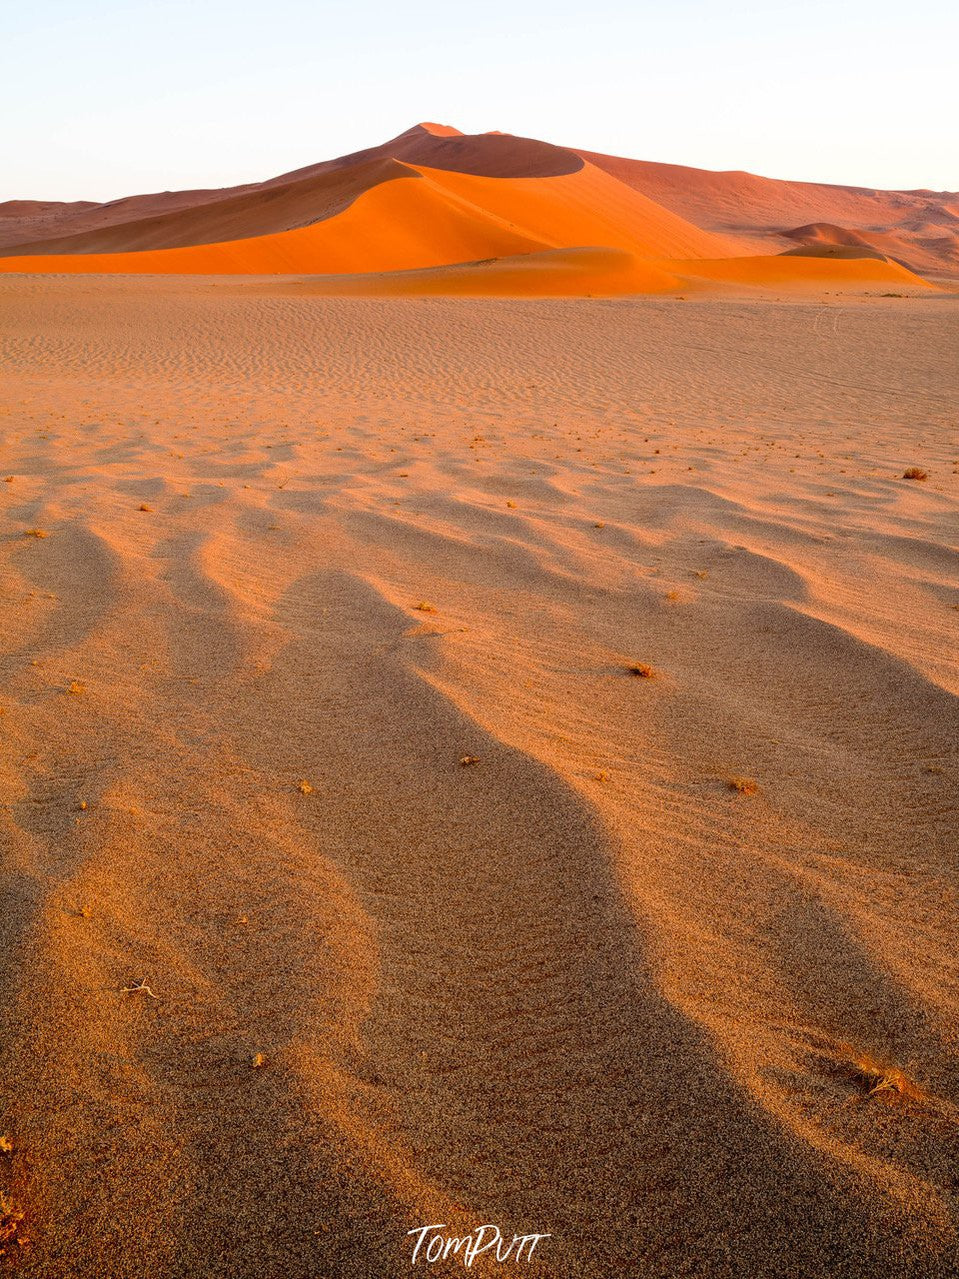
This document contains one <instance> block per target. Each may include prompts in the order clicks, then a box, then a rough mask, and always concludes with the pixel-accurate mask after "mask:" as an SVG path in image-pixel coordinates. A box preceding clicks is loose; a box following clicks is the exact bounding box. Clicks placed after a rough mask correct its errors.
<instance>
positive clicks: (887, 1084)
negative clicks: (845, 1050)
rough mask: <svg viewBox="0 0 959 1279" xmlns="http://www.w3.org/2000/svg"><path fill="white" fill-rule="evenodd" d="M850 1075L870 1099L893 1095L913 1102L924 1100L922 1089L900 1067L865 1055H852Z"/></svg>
mask: <svg viewBox="0 0 959 1279" xmlns="http://www.w3.org/2000/svg"><path fill="white" fill-rule="evenodd" d="M849 1073H850V1075H851V1076H852V1079H853V1081H854V1082H855V1083H856V1084H857V1085H858V1086H859V1087H860V1088H861V1089H862V1090H863V1091H864V1092H865V1093H866V1094H867V1095H868V1096H870V1097H876V1096H879V1095H880V1094H883V1093H892V1094H895V1095H896V1096H899V1097H908V1098H909V1099H910V1100H912V1101H919V1100H921V1099H922V1095H923V1094H922V1089H921V1088H920V1087H919V1085H918V1084H915V1083H913V1081H912V1080H911V1079H910V1078H909V1077H908V1075H906V1073H905V1072H904V1071H902V1070H900V1069H899V1067H898V1066H886V1065H883V1064H881V1063H880V1062H878V1061H875V1060H874V1059H873V1058H872V1057H869V1056H866V1055H865V1054H863V1053H853V1054H852V1055H851V1057H850V1060H849Z"/></svg>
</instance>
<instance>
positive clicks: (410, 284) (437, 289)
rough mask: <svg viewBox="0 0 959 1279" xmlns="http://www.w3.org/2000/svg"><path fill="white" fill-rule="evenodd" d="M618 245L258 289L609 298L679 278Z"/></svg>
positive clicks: (662, 288) (663, 289)
mask: <svg viewBox="0 0 959 1279" xmlns="http://www.w3.org/2000/svg"><path fill="white" fill-rule="evenodd" d="M667 266H668V264H664V265H663V266H656V265H654V264H653V263H652V262H647V261H645V260H644V259H642V258H637V257H635V256H634V255H633V254H631V253H626V252H624V251H623V250H622V249H547V250H545V251H544V252H542V253H525V254H521V255H516V256H513V257H503V258H488V259H486V260H485V261H479V262H461V263H458V264H456V265H454V266H438V267H430V268H426V269H424V270H418V271H387V272H366V273H363V274H359V275H324V276H311V277H308V278H306V279H303V280H296V281H291V282H290V283H288V284H280V285H278V284H275V283H273V284H269V285H264V286H262V288H263V290H265V291H267V292H271V293H275V292H276V290H277V289H278V288H279V289H283V291H284V292H290V293H297V294H312V295H320V296H324V295H325V296H329V297H333V296H344V295H349V296H359V297H404V296H406V297H420V296H429V295H437V296H443V295H446V296H458V297H544V298H545V297H584V296H596V297H612V296H619V295H623V294H639V293H668V292H670V291H673V290H675V289H676V288H677V287H679V285H680V283H681V281H680V280H679V278H678V277H677V276H675V275H673V274H671V273H670V272H669V271H668V270H667Z"/></svg>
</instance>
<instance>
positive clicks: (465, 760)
mask: <svg viewBox="0 0 959 1279" xmlns="http://www.w3.org/2000/svg"><path fill="white" fill-rule="evenodd" d="M478 763H479V756H478V755H461V756H460V768H469V767H470V766H471V765H473V764H478Z"/></svg>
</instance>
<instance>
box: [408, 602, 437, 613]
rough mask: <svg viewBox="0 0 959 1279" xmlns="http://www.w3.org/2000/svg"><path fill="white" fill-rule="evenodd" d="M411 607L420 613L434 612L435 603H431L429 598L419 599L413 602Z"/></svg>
mask: <svg viewBox="0 0 959 1279" xmlns="http://www.w3.org/2000/svg"><path fill="white" fill-rule="evenodd" d="M413 607H414V608H415V609H416V610H417V611H418V612H420V613H435V612H436V605H435V604H431V603H430V602H429V600H420V602H419V603H418V604H414V605H413Z"/></svg>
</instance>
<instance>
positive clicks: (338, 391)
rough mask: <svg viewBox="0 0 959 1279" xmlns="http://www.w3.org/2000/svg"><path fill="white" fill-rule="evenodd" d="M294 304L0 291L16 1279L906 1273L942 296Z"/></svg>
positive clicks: (953, 1087) (926, 842)
mask: <svg viewBox="0 0 959 1279" xmlns="http://www.w3.org/2000/svg"><path fill="white" fill-rule="evenodd" d="M391 185H392V186H394V187H395V186H398V185H401V183H392V184H391ZM788 260H789V259H787V261H788ZM857 261H858V260H857ZM310 287H311V286H310V285H309V284H308V283H305V284H303V285H302V286H298V285H294V284H280V283H278V282H277V283H272V284H271V283H268V282H263V281H259V282H255V283H254V282H251V283H240V282H236V281H229V280H222V279H220V280H207V281H204V280H198V279H193V280H186V279H177V278H168V279H155V280H145V279H122V278H120V279H118V278H112V279H109V280H106V279H98V278H96V277H94V276H87V277H82V278H71V279H62V278H61V279H58V278H52V277H29V276H11V277H7V278H5V279H4V280H3V281H2V282H0V359H2V362H3V366H4V369H5V371H6V377H5V382H4V393H3V400H2V403H0V412H2V418H0V431H2V440H3V450H4V463H3V466H4V474H3V475H0V564H2V567H0V583H2V589H3V601H4V607H3V610H2V612H0V653H2V663H0V673H2V693H0V707H2V710H3V715H2V716H0V733H2V734H3V737H4V742H5V748H4V751H3V754H2V762H0V768H2V773H0V778H2V788H3V789H2V795H0V799H2V807H0V822H2V831H3V835H2V840H3V863H2V866H3V881H2V887H3V895H4V904H3V909H2V912H0V920H2V923H0V930H2V931H0V939H2V946H3V969H2V973H3V984H2V995H0V1043H2V1057H0V1087H2V1103H3V1105H2V1112H0V1113H2V1116H3V1118H2V1120H0V1134H3V1133H5V1134H6V1135H7V1136H8V1137H9V1140H10V1144H11V1146H12V1153H11V1154H9V1155H0V1190H2V1191H3V1193H4V1194H5V1196H6V1197H7V1202H8V1203H9V1205H10V1206H11V1210H12V1211H23V1212H24V1214H25V1215H24V1217H23V1220H22V1222H21V1227H20V1229H21V1232H22V1234H23V1235H24V1236H25V1237H26V1238H28V1239H29V1244H28V1245H27V1246H26V1247H24V1248H23V1249H20V1250H17V1249H16V1247H14V1248H13V1249H12V1250H11V1255H13V1253H16V1259H17V1263H18V1266H19V1270H20V1272H21V1273H23V1274H25V1275H28V1276H31V1275H36V1276H41V1275H42V1276H66V1275H70V1276H78V1277H81V1279H82V1277H87V1276H89V1277H90V1279H92V1277H93V1276H99V1275H106V1274H109V1275H111V1276H115V1277H116V1279H134V1277H136V1279H140V1277H141V1276H146V1275H154V1274H163V1275H171V1276H176V1275H182V1276H187V1275H197V1274H202V1275H210V1276H216V1275H222V1276H224V1277H226V1276H229V1277H230V1279H236V1277H242V1276H254V1275H263V1274H284V1275H287V1276H303V1277H304V1279H306V1277H307V1276H311V1277H312V1276H317V1275H331V1276H332V1275H336V1276H340V1275H343V1276H359V1277H362V1279H385V1277H387V1276H392V1275H400V1274H403V1273H406V1272H407V1271H408V1270H409V1257H410V1249H409V1243H408V1240H407V1239H406V1238H405V1231H406V1230H408V1229H410V1228H412V1227H414V1226H416V1225H419V1224H423V1223H425V1222H428V1221H437V1222H439V1221H444V1222H450V1223H451V1224H452V1225H454V1226H457V1227H460V1228H462V1229H463V1230H464V1231H465V1230H466V1229H469V1228H471V1227H473V1226H475V1225H476V1224H478V1223H481V1222H483V1221H497V1222H500V1223H501V1224H502V1225H503V1226H504V1228H509V1229H516V1230H518V1231H520V1232H524V1231H534V1230H535V1231H544V1232H550V1233H551V1234H552V1236H553V1237H552V1238H551V1239H550V1240H549V1241H547V1242H546V1243H545V1244H544V1245H542V1250H541V1252H540V1253H538V1258H539V1259H538V1261H537V1262H536V1263H535V1264H532V1265H530V1266H525V1265H524V1266H521V1267H515V1268H510V1267H507V1266H495V1265H492V1266H487V1267H486V1268H485V1271H486V1272H487V1273H491V1274H493V1273H515V1274H521V1273H533V1272H538V1273H541V1274H548V1275H557V1276H559V1275H562V1276H586V1277H589V1279H600V1277H603V1279H606V1277H607V1276H610V1275H622V1276H627V1275H629V1276H632V1275H637V1276H638V1275H643V1276H647V1275H648V1276H661V1277H662V1279H667V1277H669V1279H672V1277H673V1276H676V1275H681V1274H690V1275H704V1276H727V1275H728V1276H765V1275H773V1274H775V1275H784V1276H787V1275H795V1276H803V1277H806V1276H835V1275H843V1276H856V1277H858V1276H865V1275H869V1276H870V1279H886V1277H888V1279H893V1277H895V1279H899V1277H900V1276H911V1277H912V1279H928V1277H937V1276H942V1277H943V1279H945V1276H948V1275H950V1274H953V1273H955V1269H956V1266H957V1264H959V1241H957V1234H956V1229H957V1219H956V1184H955V1166H956V1155H957V1137H959V1128H957V1119H959V1111H957V1109H956V1107H957V1104H959V1069H957V1065H959V1063H957V1042H956V1030H955V1027H956V1024H957V1011H959V1010H957V1003H959V985H957V971H956V967H957V960H956V955H957V942H959V937H957V922H956V921H957V911H956V905H957V898H956V894H957V889H959V885H957V882H956V853H957V838H956V832H957V823H956V804H955V795H956V793H957V791H956V787H957V781H959V776H957V774H959V703H957V695H959V663H957V645H956V636H957V628H959V571H957V569H959V561H957V549H956V536H955V530H956V512H957V500H956V499H957V486H959V473H957V472H959V441H957V439H956V434H955V428H956V405H957V400H959V370H957V367H956V363H955V360H954V353H955V350H956V347H957V339H959V320H957V312H956V309H955V302H954V299H951V298H949V297H946V296H944V295H942V294H935V293H932V292H928V293H926V295H925V296H923V297H919V298H915V299H902V298H900V299H894V300H893V299H879V298H873V299H845V300H839V299H835V298H828V299H826V298H822V297H819V296H812V297H809V298H807V299H805V300H803V299H801V298H800V299H798V300H797V299H793V300H790V301H788V302H783V303H776V302H774V301H772V300H768V299H767V300H766V301H762V302H759V301H756V300H750V299H730V300H722V299H720V298H716V297H698V296H696V295H691V296H689V297H688V298H687V299H686V300H684V301H680V300H677V299H676V298H674V297H672V296H667V297H662V298H648V299H643V300H636V299H632V300H627V299H621V300H616V301H588V300H580V301H569V300H543V301H532V300H527V301H521V300H509V299H504V300H495V299H493V300H473V301H470V302H469V303H465V302H463V301H462V300H457V299H448V298H427V299H423V298H402V297H401V298H394V299H390V298H362V297H357V298H328V297H322V296H316V295H314V294H312V293H311V292H309V291H308V290H309V288H310ZM910 467H919V468H921V469H922V470H923V471H925V472H926V473H927V478H926V479H925V480H924V481H922V480H908V479H904V478H903V475H904V472H905V471H906V470H907V469H908V468H910ZM7 476H9V477H10V478H9V480H7V478H6V477H7ZM31 533H33V534H37V533H41V534H44V535H45V536H30V534H31ZM421 604H428V605H429V607H428V608H420V607H418V605H421ZM637 663H641V664H647V665H648V666H650V667H651V668H652V674H651V675H650V677H649V678H637V677H636V676H635V675H634V674H632V673H631V672H630V667H631V666H633V665H635V664H637ZM71 687H72V688H73V689H74V691H70V690H71ZM464 756H471V757H475V759H476V763H475V764H471V765H470V766H468V767H465V766H463V765H461V763H460V760H461V759H462V758H463V757H464ZM735 778H748V779H753V780H754V781H755V788H754V790H753V793H740V792H738V791H736V790H735V789H734V788H733V787H732V786H731V785H730V783H731V781H732V780H733V779H735ZM304 783H305V785H304ZM749 789H750V788H748V787H747V788H746V790H747V791H748V790H749ZM141 984H145V986H147V987H148V988H149V990H143V989H138V987H140V986H141ZM882 1070H886V1071H887V1072H894V1071H900V1072H902V1075H901V1076H899V1075H896V1074H894V1073H887V1075H886V1076H885V1077H884V1076H883V1074H882ZM884 1078H885V1079H886V1082H888V1083H889V1084H890V1086H889V1087H885V1088H879V1089H878V1090H877V1091H873V1090H874V1089H875V1088H876V1086H877V1085H878V1084H880V1083H882V1082H883V1079H884ZM5 1260H9V1258H8V1259H5ZM476 1269H477V1271H479V1270H480V1267H479V1266H478V1267H477V1268H476ZM432 1272H433V1273H437V1274H439V1273H459V1268H458V1267H457V1268H455V1269H454V1268H452V1267H450V1268H448V1269H447V1270H446V1271H445V1272H443V1270H442V1267H440V1266H436V1267H433V1268H432Z"/></svg>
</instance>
